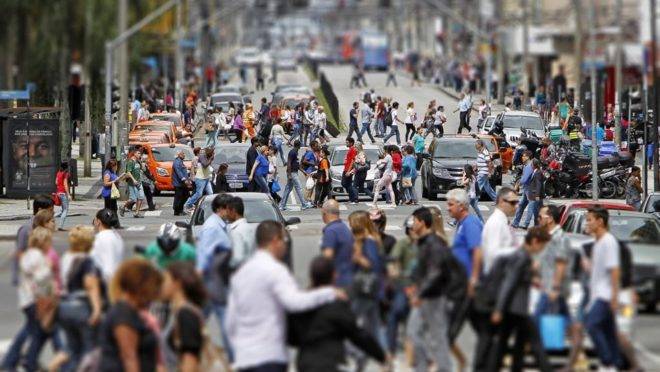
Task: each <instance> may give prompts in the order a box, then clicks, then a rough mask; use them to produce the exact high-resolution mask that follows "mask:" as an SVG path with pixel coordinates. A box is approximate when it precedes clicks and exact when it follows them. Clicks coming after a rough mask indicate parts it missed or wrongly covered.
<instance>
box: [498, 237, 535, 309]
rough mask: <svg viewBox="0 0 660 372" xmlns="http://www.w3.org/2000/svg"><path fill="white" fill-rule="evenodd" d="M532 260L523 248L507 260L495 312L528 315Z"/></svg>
mask: <svg viewBox="0 0 660 372" xmlns="http://www.w3.org/2000/svg"><path fill="white" fill-rule="evenodd" d="M532 274H533V273H532V258H531V256H530V255H529V253H527V251H526V250H525V249H524V248H520V249H517V250H516V251H515V252H514V253H512V254H511V256H510V258H509V259H508V260H507V270H506V276H505V277H504V280H503V281H502V285H501V287H500V290H499V294H498V296H497V304H496V305H495V310H497V311H499V312H501V313H503V314H504V313H510V314H516V315H529V288H530V286H531V284H532Z"/></svg>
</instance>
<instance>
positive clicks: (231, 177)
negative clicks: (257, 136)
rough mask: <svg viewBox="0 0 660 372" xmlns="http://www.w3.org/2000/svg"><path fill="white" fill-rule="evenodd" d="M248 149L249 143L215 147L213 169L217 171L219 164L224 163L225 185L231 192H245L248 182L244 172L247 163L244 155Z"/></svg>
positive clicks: (225, 144)
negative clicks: (226, 184) (225, 168)
mask: <svg viewBox="0 0 660 372" xmlns="http://www.w3.org/2000/svg"><path fill="white" fill-rule="evenodd" d="M249 148H250V144H249V143H223V144H222V146H221V145H220V144H217V145H216V149H215V157H214V158H213V163H212V166H213V169H216V170H217V169H218V167H219V166H220V164H222V163H226V164H227V165H228V166H229V168H227V183H229V188H230V189H231V190H232V191H247V186H248V183H250V181H249V180H248V174H247V173H246V172H245V165H246V162H247V158H246V154H247V151H248V149H249Z"/></svg>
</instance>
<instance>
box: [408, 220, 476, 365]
mask: <svg viewBox="0 0 660 372" xmlns="http://www.w3.org/2000/svg"><path fill="white" fill-rule="evenodd" d="M412 216H413V224H412V227H411V230H412V233H413V234H414V236H416V237H417V248H418V257H417V266H416V267H415V270H414V272H413V275H412V279H413V283H414V285H413V287H412V289H411V290H410V297H411V301H410V302H411V305H412V306H413V307H418V308H419V316H420V322H419V327H417V329H415V330H412V331H413V332H417V333H418V334H417V336H418V337H419V339H420V340H421V343H422V345H423V346H424V347H423V349H424V351H425V352H426V353H425V354H426V356H427V357H426V358H424V357H418V358H415V371H417V372H422V371H428V367H429V362H430V361H433V362H435V365H436V367H437V370H438V371H447V372H448V371H452V370H453V369H452V361H451V357H450V343H449V318H450V312H451V309H452V308H453V306H454V304H455V303H456V301H458V300H460V299H462V298H464V297H465V295H466V293H467V276H466V274H465V269H464V268H463V266H462V265H461V263H460V262H459V261H458V259H456V257H454V255H453V253H452V251H451V249H450V248H449V247H448V246H447V244H446V243H445V242H444V241H443V240H442V239H441V238H440V237H439V236H438V235H437V234H436V233H435V232H434V231H433V215H432V214H431V211H430V210H429V209H428V208H425V207H423V208H419V209H417V210H415V211H414V212H413V214H412ZM420 346H421V345H420ZM421 355H424V353H422V354H421ZM429 359H430V360H429Z"/></svg>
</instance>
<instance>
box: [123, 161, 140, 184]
mask: <svg viewBox="0 0 660 372" xmlns="http://www.w3.org/2000/svg"><path fill="white" fill-rule="evenodd" d="M126 172H128V173H130V174H131V175H132V176H133V178H135V181H136V182H137V183H136V185H139V184H140V179H141V178H140V173H141V171H140V165H139V164H138V163H137V161H135V160H133V159H129V160H128V161H127V162H126Z"/></svg>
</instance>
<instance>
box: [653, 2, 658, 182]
mask: <svg viewBox="0 0 660 372" xmlns="http://www.w3.org/2000/svg"><path fill="white" fill-rule="evenodd" d="M655 1H656V0H651V72H652V74H651V76H652V78H653V126H652V128H651V129H652V130H653V190H654V191H660V167H658V160H659V159H658V136H659V135H660V134H658V98H659V97H658V83H659V81H658V67H657V54H656V52H657V51H656V49H657V47H658V46H657V43H658V39H657V34H656V33H657V30H656V22H657V14H656V11H657V9H656V5H655Z"/></svg>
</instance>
